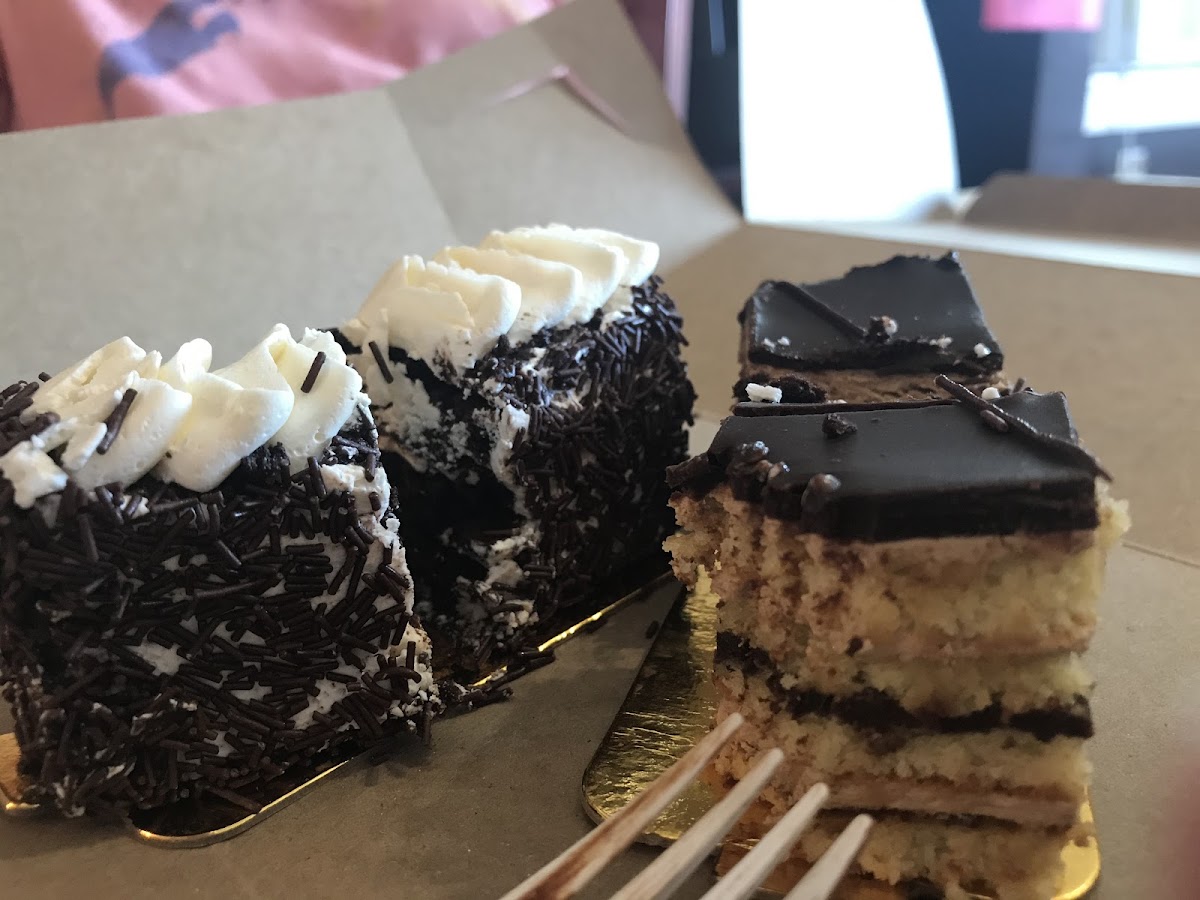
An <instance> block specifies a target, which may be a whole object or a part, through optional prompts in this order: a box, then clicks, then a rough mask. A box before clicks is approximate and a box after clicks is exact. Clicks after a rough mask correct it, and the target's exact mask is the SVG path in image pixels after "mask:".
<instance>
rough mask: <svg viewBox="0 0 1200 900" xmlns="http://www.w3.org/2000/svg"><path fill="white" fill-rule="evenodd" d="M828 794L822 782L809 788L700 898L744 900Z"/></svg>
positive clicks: (788, 847) (772, 867)
mask: <svg viewBox="0 0 1200 900" xmlns="http://www.w3.org/2000/svg"><path fill="white" fill-rule="evenodd" d="M828 797H829V788H828V787H827V786H826V785H824V784H817V785H814V786H813V787H812V788H810V789H809V791H808V793H807V794H805V795H804V796H803V797H801V798H800V801H799V802H798V803H797V804H796V805H795V806H793V807H792V808H791V809H789V810H788V811H787V812H786V813H785V814H784V816H783V818H782V819H780V820H779V821H778V822H777V823H776V824H775V827H774V828H772V829H771V830H770V831H768V832H767V833H766V834H765V835H764V836H763V838H762V839H761V840H760V841H759V842H758V843H757V844H755V846H754V849H753V850H751V851H750V852H749V853H747V854H746V856H745V857H744V858H743V859H742V861H741V862H739V863H738V864H737V865H736V866H734V867H733V868H732V869H730V870H729V874H727V875H726V876H725V877H724V878H722V879H721V880H720V881H718V882H717V883H716V885H715V886H714V887H713V889H712V890H710V891H709V892H708V893H707V894H705V895H704V900H744V898H746V897H749V896H751V895H752V894H753V893H754V892H755V891H756V890H758V887H759V885H761V884H762V883H763V882H764V881H765V880H766V878H767V876H768V875H770V874H771V872H772V871H773V870H774V869H775V867H776V866H777V865H778V864H779V861H780V860H781V859H783V857H784V856H786V855H787V852H788V851H789V850H791V849H792V846H793V845H794V844H795V843H796V841H797V840H799V839H800V834H801V833H802V832H803V831H804V829H805V828H806V827H808V823H809V822H810V821H812V817H813V816H815V815H816V814H817V810H818V809H820V808H821V804H823V803H824V802H825V800H826V798H828Z"/></svg>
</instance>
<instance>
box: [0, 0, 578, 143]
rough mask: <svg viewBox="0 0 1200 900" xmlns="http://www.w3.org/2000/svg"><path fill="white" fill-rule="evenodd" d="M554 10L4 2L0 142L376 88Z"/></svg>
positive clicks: (399, 0) (526, 6)
mask: <svg viewBox="0 0 1200 900" xmlns="http://www.w3.org/2000/svg"><path fill="white" fill-rule="evenodd" d="M562 2H564V0H0V130H16V129H28V128H45V127H48V126H53V125H68V124H74V123H79V122H91V121H98V120H102V119H106V118H128V117H133V116H149V115H159V114H164V113H189V112H200V111H203V110H209V109H215V108H219V107H225V106H244V105H252V104H258V103H266V102H269V101H272V100H286V99H292V98H298V97H309V96H315V95H319V94H329V93H334V92H339V91H346V90H354V89H359V88H367V87H373V86H375V85H378V84H381V83H383V82H386V81H389V80H391V79H394V78H397V77H399V76H401V75H404V74H405V73H406V72H408V71H409V70H411V69H414V68H416V67H418V66H421V65H425V64H427V63H430V62H434V61H436V60H438V59H440V58H441V57H443V56H445V55H446V54H448V53H452V52H454V51H455V50H458V49H460V48H462V47H465V46H467V45H468V44H471V43H474V42H475V41H478V40H481V39H483V38H486V37H490V36H492V35H494V34H496V33H497V32H500V31H502V30H504V29H506V28H508V27H510V26H512V25H514V24H516V23H519V22H523V21H527V20H528V19H531V18H534V17H536V16H539V15H541V14H542V13H545V12H547V11H549V10H550V9H552V8H554V7H555V6H557V5H560V4H561V3H562ZM168 7H169V8H168ZM164 11H165V13H166V19H167V20H168V21H167V22H166V23H165V24H166V25H167V26H168V27H167V28H165V29H164V28H161V27H160V28H156V29H151V28H150V26H151V25H152V23H154V22H155V19H156V17H159V19H160V21H159V24H160V25H162V24H164V23H163V22H162V21H161V20H162V18H163V15H164ZM148 29H149V31H148ZM151 31H152V32H154V33H153V34H151V33H150V32H151ZM139 40H140V41H141V43H138V41H139ZM131 41H132V42H134V43H133V44H130V43H129V42H131ZM180 48H183V52H182V54H181V53H180ZM173 55H174V56H176V57H178V56H180V55H182V56H183V57H184V58H182V60H181V61H180V60H176V61H177V62H178V64H177V65H174V63H173V62H170V59H171V57H172V56H173ZM164 59H166V60H168V62H167V63H165V64H164V63H163V60H164ZM139 60H140V61H141V67H142V68H145V67H146V66H147V65H149V66H157V67H159V68H160V69H162V71H161V73H160V74H150V73H147V74H143V73H139V71H137V69H138V68H139V65H138V61H139ZM147 60H149V62H146V61H147ZM164 65H166V66H172V65H174V67H173V68H169V69H163V67H164ZM102 71H104V72H107V77H102V75H101V73H102ZM106 81H107V83H108V84H109V85H110V86H111V91H110V99H111V109H108V108H106V105H105V102H104V98H103V91H102V89H101V84H102V83H105V82H106Z"/></svg>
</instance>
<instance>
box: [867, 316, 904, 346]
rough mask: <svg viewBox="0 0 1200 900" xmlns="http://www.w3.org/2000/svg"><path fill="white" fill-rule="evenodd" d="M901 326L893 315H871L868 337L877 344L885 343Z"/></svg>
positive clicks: (868, 324)
mask: <svg viewBox="0 0 1200 900" xmlns="http://www.w3.org/2000/svg"><path fill="white" fill-rule="evenodd" d="M899 328H900V326H899V325H897V324H896V320H895V319H893V318H892V317H891V316H871V318H870V319H869V320H868V322H867V339H868V340H871V341H874V342H875V343H877V344H882V343H885V342H886V341H889V340H891V337H892V335H893V334H895V333H896V332H897V331H898V330H899Z"/></svg>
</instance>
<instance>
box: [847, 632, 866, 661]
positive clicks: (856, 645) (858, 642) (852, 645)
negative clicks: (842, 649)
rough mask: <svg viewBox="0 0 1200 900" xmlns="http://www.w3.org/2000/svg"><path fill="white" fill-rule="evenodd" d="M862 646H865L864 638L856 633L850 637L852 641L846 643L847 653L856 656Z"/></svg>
mask: <svg viewBox="0 0 1200 900" xmlns="http://www.w3.org/2000/svg"><path fill="white" fill-rule="evenodd" d="M862 648H863V639H862V638H860V637H858V636H857V635H856V636H855V637H852V638H850V642H849V643H848V644H846V655H847V656H854V655H855V654H856V653H858V651H859V650H861V649H862Z"/></svg>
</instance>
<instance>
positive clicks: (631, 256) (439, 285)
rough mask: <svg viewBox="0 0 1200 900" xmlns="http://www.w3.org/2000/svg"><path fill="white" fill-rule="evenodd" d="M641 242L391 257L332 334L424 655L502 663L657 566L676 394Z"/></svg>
mask: <svg viewBox="0 0 1200 900" xmlns="http://www.w3.org/2000/svg"><path fill="white" fill-rule="evenodd" d="M658 256H659V251H658V247H657V246H656V245H655V244H652V243H649V242H646V241H640V240H636V239H634V238H630V237H626V236H624V235H621V234H616V233H614V232H611V231H604V230H600V229H573V228H568V227H565V226H561V225H551V226H546V227H537V228H518V229H515V230H513V231H508V232H493V233H491V234H490V235H488V236H487V238H486V239H485V240H484V241H483V242H482V244H481V245H479V246H476V247H470V246H460V247H447V248H445V249H444V250H442V251H441V252H440V253H438V254H437V255H436V256H435V257H434V258H433V259H432V260H424V259H421V258H419V257H415V256H408V257H405V258H404V259H402V260H401V261H400V262H399V263H397V264H396V265H395V266H393V267H392V268H391V270H389V271H388V272H387V273H386V274H385V275H384V277H383V278H382V280H381V281H380V282H379V284H378V285H377V286H376V288H375V289H374V291H373V292H372V293H371V295H370V297H369V298H368V299H367V301H366V303H365V304H364V305H363V307H362V309H361V310H360V312H359V313H358V315H357V316H356V317H355V319H354V320H352V321H351V322H349V323H347V324H346V325H345V326H344V327H343V328H342V330H341V336H342V339H343V341H344V342H345V346H346V348H347V351H348V353H349V358H350V361H351V363H352V364H353V365H354V366H355V367H356V368H357V369H358V371H359V372H361V373H362V376H363V379H364V381H365V383H366V385H367V387H368V391H369V393H370V395H371V398H372V401H373V404H374V406H373V410H374V413H375V417H376V420H377V421H378V422H379V428H380V443H381V446H382V447H383V449H384V451H385V455H384V464H385V465H386V466H388V468H389V471H390V473H391V474H392V476H393V484H394V485H395V486H396V489H397V492H398V494H399V496H400V503H401V508H402V509H403V510H404V515H403V516H402V519H403V534H404V539H405V543H406V545H407V546H408V547H409V549H410V551H412V554H413V562H412V566H413V575H414V579H415V580H416V585H417V599H418V604H419V605H420V606H421V608H422V610H426V609H427V610H428V611H429V615H428V616H426V619H427V621H429V622H430V623H431V627H433V628H434V632H435V638H436V640H435V644H436V645H437V648H438V653H439V659H440V660H444V661H445V662H446V664H447V665H449V666H451V667H453V668H454V669H456V670H460V671H479V670H483V669H486V668H488V667H490V666H492V665H495V664H496V663H499V662H502V661H504V660H505V659H506V658H509V657H511V656H512V654H513V653H514V652H516V651H517V650H519V649H521V648H522V646H524V644H526V643H528V642H530V641H533V642H534V643H536V639H535V638H536V634H537V633H539V629H544V628H545V627H546V626H547V625H548V624H549V623H550V622H551V621H553V620H554V618H555V616H556V613H557V612H558V611H559V610H563V609H565V608H567V607H571V606H575V607H576V608H578V606H579V605H580V604H587V603H590V602H592V601H593V600H595V598H597V597H602V596H603V591H604V589H605V586H606V583H607V582H608V581H609V579H611V578H613V577H615V576H618V575H620V574H621V573H623V572H626V571H627V570H629V569H630V568H631V567H635V566H637V564H638V563H639V562H640V561H645V560H653V559H655V558H656V557H659V556H660V555H661V552H662V550H661V546H662V540H663V538H664V537H665V536H666V534H667V533H668V531H669V530H670V527H671V516H670V510H669V509H668V507H667V497H668V491H667V487H666V484H665V481H664V473H665V471H666V468H667V466H669V465H672V464H675V463H677V462H679V461H680V460H682V459H683V458H684V456H685V454H686V447H687V440H686V435H685V427H686V425H688V424H689V423H690V422H691V411H692V401H693V397H694V394H693V391H692V387H691V384H690V383H689V381H688V377H687V371H686V368H685V366H684V363H683V361H682V360H681V358H680V347H681V345H682V343H683V337H682V334H681V332H680V318H679V314H678V313H677V312H676V309H675V305H674V303H673V302H672V301H671V299H670V297H668V296H667V295H666V294H665V293H664V292H663V290H662V288H661V282H660V280H659V279H658V277H657V276H655V274H654V270H655V266H656V265H657V262H658Z"/></svg>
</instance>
